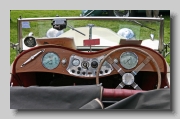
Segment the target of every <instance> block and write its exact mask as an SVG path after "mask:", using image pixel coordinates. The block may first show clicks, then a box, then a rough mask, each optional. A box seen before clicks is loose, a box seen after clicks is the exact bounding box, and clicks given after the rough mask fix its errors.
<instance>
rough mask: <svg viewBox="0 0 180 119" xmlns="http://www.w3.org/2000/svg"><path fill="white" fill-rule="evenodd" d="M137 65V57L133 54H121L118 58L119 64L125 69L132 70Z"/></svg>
mask: <svg viewBox="0 0 180 119" xmlns="http://www.w3.org/2000/svg"><path fill="white" fill-rule="evenodd" d="M137 63H138V57H137V55H136V54H135V53H134V52H123V53H122V54H121V56H120V64H121V65H122V66H123V67H124V68H125V69H132V68H134V67H135V66H136V65H137Z"/></svg>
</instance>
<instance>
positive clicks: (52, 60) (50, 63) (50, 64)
mask: <svg viewBox="0 0 180 119" xmlns="http://www.w3.org/2000/svg"><path fill="white" fill-rule="evenodd" d="M59 63H60V58H59V56H58V55H57V54H56V53H54V52H48V53H46V54H45V55H44V56H43V58H42V65H43V66H44V67H45V68H47V69H50V70H52V69H55V68H56V67H57V66H58V65H59Z"/></svg>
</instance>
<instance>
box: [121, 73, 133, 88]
mask: <svg viewBox="0 0 180 119" xmlns="http://www.w3.org/2000/svg"><path fill="white" fill-rule="evenodd" d="M122 81H123V83H124V84H125V85H132V84H133V82H134V76H133V75H132V74H131V73H125V74H124V75H123V76H122Z"/></svg>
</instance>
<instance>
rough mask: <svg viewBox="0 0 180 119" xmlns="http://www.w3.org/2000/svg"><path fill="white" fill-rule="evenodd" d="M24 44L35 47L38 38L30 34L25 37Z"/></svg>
mask: <svg viewBox="0 0 180 119" xmlns="http://www.w3.org/2000/svg"><path fill="white" fill-rule="evenodd" d="M24 44H25V45H26V46H27V47H34V46H36V40H35V38H34V37H32V36H28V37H26V38H25V39H24Z"/></svg>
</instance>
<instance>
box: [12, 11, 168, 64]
mask: <svg viewBox="0 0 180 119" xmlns="http://www.w3.org/2000/svg"><path fill="white" fill-rule="evenodd" d="M80 13H81V10H11V12H10V18H11V21H10V42H13V43H16V42H17V18H19V17H20V16H22V17H24V18H30V17H55V16H56V15H59V16H63V17H66V16H79V15H80ZM164 18H165V22H164V41H165V43H168V42H170V17H169V16H164ZM85 24H86V23H85ZM100 24H102V23H99V25H100ZM112 24H113V23H112ZM109 26H113V25H109ZM112 29H113V28H112ZM15 56H16V51H15V50H13V49H12V48H11V49H10V64H11V63H12V62H13V61H14V59H15ZM166 60H167V62H168V63H169V64H170V55H168V56H167V57H166Z"/></svg>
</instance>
